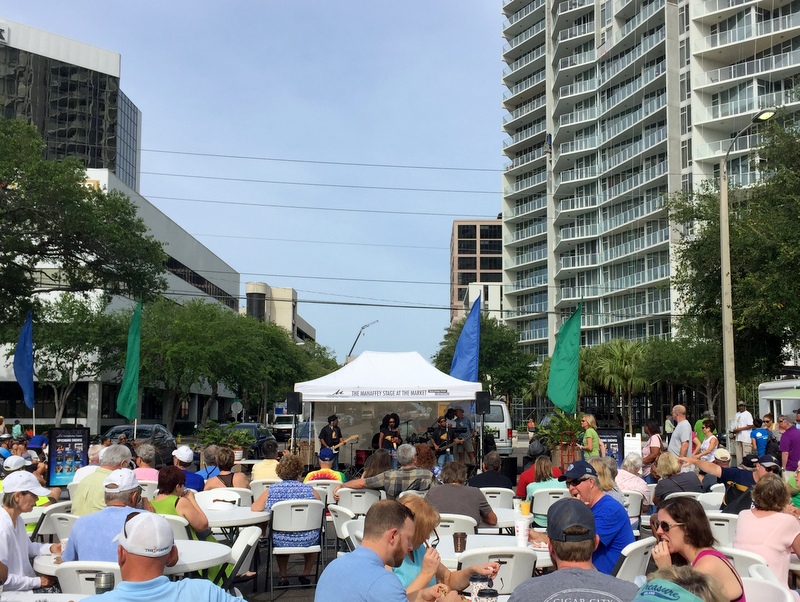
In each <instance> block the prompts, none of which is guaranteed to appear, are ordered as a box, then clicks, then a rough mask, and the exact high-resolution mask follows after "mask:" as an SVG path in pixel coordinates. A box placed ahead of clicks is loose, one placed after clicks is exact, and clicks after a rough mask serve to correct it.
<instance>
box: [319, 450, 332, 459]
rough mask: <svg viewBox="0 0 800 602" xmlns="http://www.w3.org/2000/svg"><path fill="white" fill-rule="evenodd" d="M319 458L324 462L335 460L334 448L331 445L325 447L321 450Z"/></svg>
mask: <svg viewBox="0 0 800 602" xmlns="http://www.w3.org/2000/svg"><path fill="white" fill-rule="evenodd" d="M319 459H320V460H322V461H323V462H330V461H331V460H333V450H332V449H331V448H330V447H323V448H322V449H321V450H319Z"/></svg>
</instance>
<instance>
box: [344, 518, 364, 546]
mask: <svg viewBox="0 0 800 602" xmlns="http://www.w3.org/2000/svg"><path fill="white" fill-rule="evenodd" d="M342 534H343V535H344V541H345V543H346V544H347V547H348V548H350V551H352V550H355V549H356V548H357V547H358V546H360V545H361V540H362V539H363V538H364V517H363V516H362V517H359V518H354V519H352V520H347V521H345V522H344V524H342Z"/></svg>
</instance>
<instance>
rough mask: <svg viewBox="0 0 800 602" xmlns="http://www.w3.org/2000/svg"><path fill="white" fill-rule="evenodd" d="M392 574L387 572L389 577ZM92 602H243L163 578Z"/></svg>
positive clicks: (208, 587)
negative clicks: (188, 601) (151, 601)
mask: <svg viewBox="0 0 800 602" xmlns="http://www.w3.org/2000/svg"><path fill="white" fill-rule="evenodd" d="M388 572H389V571H386V573H387V574H388ZM85 599H86V600H91V602H132V601H133V600H158V601H159V602H185V601H186V600H202V601H203V602H242V599H241V598H235V597H233V596H231V595H230V594H229V593H228V592H226V591H225V590H224V589H222V588H221V587H219V586H217V585H214V584H213V583H211V582H210V581H209V580H208V579H181V580H180V581H170V580H169V577H165V576H163V575H162V576H161V577H156V578H155V579H150V581H123V582H122V583H117V586H116V587H115V588H114V589H112V590H111V591H110V592H106V593H104V594H100V595H95V596H89V597H88V598H85Z"/></svg>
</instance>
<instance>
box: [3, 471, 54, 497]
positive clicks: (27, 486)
mask: <svg viewBox="0 0 800 602" xmlns="http://www.w3.org/2000/svg"><path fill="white" fill-rule="evenodd" d="M18 491H30V492H31V493H33V494H35V495H50V490H49V489H45V488H44V487H42V486H41V485H40V484H39V481H38V480H36V477H35V476H33V474H31V473H30V472H28V471H27V470H20V471H18V472H12V473H11V474H10V475H8V476H7V477H6V478H5V479H3V492H4V493H16V492H18Z"/></svg>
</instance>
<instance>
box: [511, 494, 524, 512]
mask: <svg viewBox="0 0 800 602" xmlns="http://www.w3.org/2000/svg"><path fill="white" fill-rule="evenodd" d="M512 502H513V503H514V510H516V511H517V512H519V505H520V504H521V503H522V498H520V497H515V498H514V499H513V500H512Z"/></svg>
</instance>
